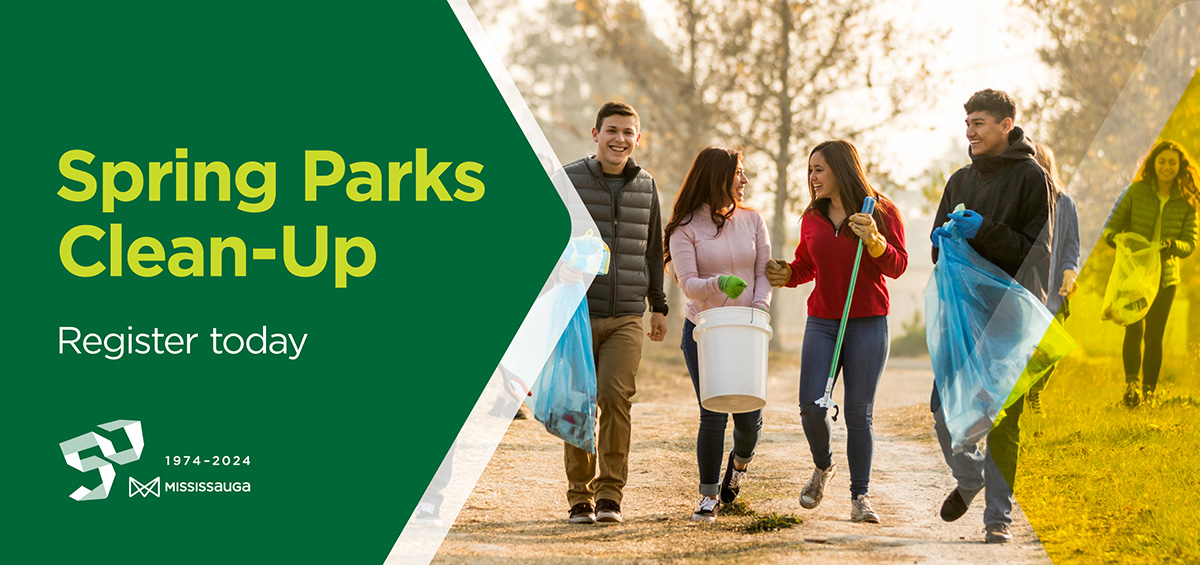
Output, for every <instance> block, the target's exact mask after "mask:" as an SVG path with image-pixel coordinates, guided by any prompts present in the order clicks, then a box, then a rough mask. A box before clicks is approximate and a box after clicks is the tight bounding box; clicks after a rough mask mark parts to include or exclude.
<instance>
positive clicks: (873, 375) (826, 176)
mask: <svg viewBox="0 0 1200 565" xmlns="http://www.w3.org/2000/svg"><path fill="white" fill-rule="evenodd" d="M808 191H809V196H810V197H811V201H810V202H809V205H808V208H807V209H805V211H804V214H803V216H802V217H801V219H800V245H798V246H797V247H796V259H795V260H794V261H792V262H791V263H790V264H789V263H787V262H785V261H781V260H775V259H773V260H771V263H770V264H769V265H768V267H767V277H768V279H769V280H770V282H771V284H773V285H775V286H788V287H795V286H797V285H800V284H802V283H806V282H809V281H814V280H815V281H816V282H815V284H814V287H813V292H812V294H811V295H810V296H809V299H808V322H807V325H806V326H805V329H804V345H803V349H802V352H801V365H800V420H801V423H802V424H803V426H804V435H805V437H806V438H807V439H808V447H809V450H810V451H811V452H812V459H813V463H814V464H815V465H816V469H815V470H814V471H813V474H812V478H810V479H809V481H808V484H807V485H805V487H804V490H803V491H802V492H801V494H800V505H801V506H803V507H805V508H816V507H817V505H818V504H820V503H821V499H822V498H823V497H824V492H825V486H826V484H828V482H829V479H830V478H831V477H832V476H833V474H834V470H835V469H834V464H833V452H832V450H831V448H830V435H831V432H832V423H831V422H830V420H829V415H828V409H826V408H824V407H821V406H818V405H817V404H816V401H817V400H820V399H821V397H823V396H824V393H825V383H826V381H827V380H828V379H829V374H830V364H831V363H833V362H834V358H833V355H834V349H835V345H836V341H837V338H838V328H839V326H840V325H841V318H842V310H843V306H844V305H845V303H846V301H847V300H850V298H851V297H848V296H847V292H848V291H849V289H850V278H851V274H852V273H853V271H854V257H855V253H856V252H857V249H858V245H859V242H860V241H861V242H862V243H863V246H864V247H865V248H866V253H864V254H863V257H862V263H861V265H860V267H859V272H858V278H857V280H856V281H855V285H854V294H853V295H852V298H853V300H852V301H851V304H850V312H849V320H848V321H847V322H846V331H845V336H844V339H843V342H842V350H841V355H840V357H839V358H838V359H837V360H836V361H837V364H838V367H840V369H841V372H842V374H843V379H842V381H843V383H844V386H845V400H844V401H843V404H845V417H846V431H847V437H846V459H847V460H848V462H849V464H850V498H851V510H850V519H851V520H852V521H855V522H873V523H874V522H879V515H878V514H877V513H876V512H875V510H873V509H872V508H871V503H870V500H869V498H868V494H867V492H868V487H869V485H870V481H871V457H872V452H873V450H874V443H875V437H874V432H873V431H872V409H873V407H874V404H875V390H876V388H877V387H878V385H879V378H880V376H882V375H883V366H884V364H885V363H886V362H887V357H888V350H889V347H890V342H889V339H888V323H887V314H888V312H889V311H890V308H891V305H890V300H889V297H888V289H887V282H886V281H885V279H884V278H885V277H890V278H893V279H894V278H897V277H899V276H900V275H902V274H904V270H905V269H906V268H907V267H908V251H906V250H905V247H904V222H903V220H902V219H901V217H900V210H899V209H898V208H897V207H896V205H895V204H893V203H892V201H890V200H888V199H887V198H886V197H884V196H883V195H882V194H880V193H879V192H878V191H877V190H875V188H874V187H872V186H871V183H870V182H869V181H868V180H867V175H866V172H865V171H864V170H863V167H862V162H861V160H860V159H859V156H858V150H857V149H855V148H854V146H853V145H851V144H850V142H848V141H844V140H840V139H839V140H834V141H826V142H824V143H821V144H820V145H817V146H816V147H815V148H813V150H812V153H810V154H809V157H808ZM868 196H869V197H872V198H875V199H876V200H877V203H876V205H875V211H874V212H873V213H872V214H864V213H862V212H856V211H857V210H862V207H863V201H864V200H865V199H866V198H867V197H868Z"/></svg>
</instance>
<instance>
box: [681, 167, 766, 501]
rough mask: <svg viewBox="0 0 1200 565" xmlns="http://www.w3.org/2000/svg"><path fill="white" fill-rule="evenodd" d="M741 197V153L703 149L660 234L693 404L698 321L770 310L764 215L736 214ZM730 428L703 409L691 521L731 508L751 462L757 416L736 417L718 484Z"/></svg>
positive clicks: (721, 416) (743, 211)
mask: <svg viewBox="0 0 1200 565" xmlns="http://www.w3.org/2000/svg"><path fill="white" fill-rule="evenodd" d="M745 189H746V175H745V172H744V171H743V169H742V154H741V153H740V152H737V151H732V150H729V149H723V148H720V147H709V148H707V149H704V150H703V151H701V152H700V154H699V155H697V156H696V160H695V161H694V162H693V163H692V167H691V169H690V170H688V173H687V178H685V179H684V181H683V186H682V187H681V188H680V189H679V196H677V197H676V199H675V209H674V211H673V212H672V213H671V221H670V222H669V223H668V224H667V227H666V229H665V236H664V238H663V239H664V241H665V242H666V252H665V254H666V262H667V264H670V263H671V262H672V261H674V264H675V280H676V283H677V284H678V285H679V287H680V288H681V289H683V294H684V295H685V296H686V297H687V299H688V302H687V309H686V312H687V313H686V317H687V319H686V320H685V321H684V324H683V340H682V342H681V343H680V348H681V349H683V359H684V361H685V362H686V364H687V368H688V373H690V374H691V377H692V386H693V387H694V388H695V390H696V400H697V402H699V400H700V371H699V367H698V357H697V351H696V340H695V338H694V337H693V332H694V330H695V329H696V315H697V314H699V313H700V312H703V311H705V310H707V309H709V308H717V307H721V306H750V307H754V308H761V309H762V310H767V309H769V308H770V304H771V285H770V284H769V283H768V282H767V275H766V267H767V261H768V260H769V259H770V257H771V240H770V237H769V236H768V233H767V223H766V221H765V220H763V217H762V215H761V214H759V213H758V212H756V211H754V210H748V209H746V208H742V207H741V206H740V203H741V200H742V197H743V196H744V194H745ZM728 420H729V415H728V414H724V413H720V412H712V411H710V410H706V409H705V408H704V407H703V406H701V407H700V429H699V431H698V432H697V434H696V464H697V466H698V467H699V470H700V501H699V503H698V504H697V507H696V511H695V512H694V513H693V514H692V520H695V521H700V522H712V521H713V520H715V519H716V515H717V507H718V503H722V502H723V503H730V502H733V500H734V498H736V497H737V494H738V490H739V489H740V487H741V483H742V481H743V480H744V479H745V476H746V469H747V466H748V465H749V464H750V460H751V459H753V458H754V448H755V446H756V445H757V444H758V434H759V431H760V430H761V429H762V410H755V411H754V412H747V413H744V414H734V415H733V450H732V451H730V452H729V456H728V462H727V463H726V468H725V475H724V477H723V478H722V477H721V462H722V460H725V459H726V457H725V426H726V423H727V422H728ZM718 481H720V482H718Z"/></svg>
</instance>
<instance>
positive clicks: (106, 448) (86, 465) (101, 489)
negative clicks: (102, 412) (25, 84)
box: [58, 420, 157, 501]
mask: <svg viewBox="0 0 1200 565" xmlns="http://www.w3.org/2000/svg"><path fill="white" fill-rule="evenodd" d="M98 427H99V428H100V429H102V430H104V431H106V432H119V431H124V432H125V436H126V437H127V438H129V449H126V450H123V451H117V450H116V448H115V447H113V444H112V441H110V440H109V439H108V438H106V437H104V436H102V435H100V434H98V433H96V432H88V433H86V434H83V435H81V436H79V437H76V438H73V439H69V440H67V441H64V442H62V443H60V444H58V447H59V448H61V449H62V454H63V457H64V458H66V460H67V465H70V466H72V467H74V468H76V469H78V470H79V471H80V472H82V473H87V472H90V471H100V484H99V485H97V486H95V487H92V488H88V487H85V486H81V487H79V488H77V489H75V492H73V493H71V498H73V499H75V500H77V501H84V500H104V499H105V498H108V493H109V491H110V490H111V489H112V485H113V482H114V481H115V480H116V478H117V472H116V470H114V469H113V464H114V463H116V464H117V465H124V464H126V463H132V462H134V461H137V460H138V459H139V458H141V456H142V448H144V447H145V446H146V442H145V440H144V439H143V438H142V423H141V422H140V421H138V420H114V421H112V422H109V423H107V424H100V425H99V426H98ZM93 447H99V448H100V453H101V454H103V457H98V456H94V455H93V456H91V457H84V458H82V459H80V457H79V453H80V452H81V451H84V450H86V449H91V448H93ZM153 482H155V483H156V482H157V481H153ZM139 484H140V483H139ZM129 486H130V490H131V491H132V490H133V488H134V485H133V481H130V484H129ZM130 496H132V493H131V494H130ZM143 496H145V495H143Z"/></svg>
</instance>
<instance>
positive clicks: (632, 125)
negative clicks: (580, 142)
mask: <svg viewBox="0 0 1200 565" xmlns="http://www.w3.org/2000/svg"><path fill="white" fill-rule="evenodd" d="M641 139H642V135H641V134H640V133H638V128H637V118H635V117H633V116H621V115H612V116H608V117H607V118H604V123H602V124H600V129H599V130H597V129H595V128H592V141H595V142H596V160H597V161H600V165H601V166H602V168H603V169H604V172H606V173H608V174H610V175H615V174H620V173H621V172H622V171H624V170H625V161H626V160H628V159H629V156H630V155H632V154H633V150H634V149H636V148H637V146H638V142H639V141H641Z"/></svg>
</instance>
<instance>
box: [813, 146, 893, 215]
mask: <svg viewBox="0 0 1200 565" xmlns="http://www.w3.org/2000/svg"><path fill="white" fill-rule="evenodd" d="M815 153H820V154H821V156H822V157H824V158H825V163H826V164H828V165H829V169H830V170H831V171H833V177H834V178H835V179H837V184H838V193H837V197H836V198H837V199H838V200H840V201H841V204H842V210H845V211H846V215H847V216H850V215H851V214H855V213H857V212H858V211H859V210H862V206H863V201H864V200H866V198H867V197H868V196H870V197H872V198H874V199H875V201H876V203H875V212H874V213H873V214H871V216H872V217H874V218H875V224H876V225H878V227H879V232H880V233H882V234H884V235H885V236H886V235H893V234H890V233H888V232H887V226H886V224H884V223H883V217H884V214H887V215H889V216H893V217H895V218H896V219H898V220H900V221H903V219H902V218H901V217H900V212H899V210H898V209H897V208H896V205H895V204H894V203H892V201H891V200H888V198H887V197H886V196H884V195H883V193H881V192H879V191H878V190H875V187H873V186H871V181H868V180H867V173H866V172H865V171H864V170H863V166H862V160H861V159H859V157H858V150H857V149H855V148H854V145H853V144H852V143H850V142H849V141H846V140H844V139H833V140H830V141H824V142H821V143H820V144H818V145H817V146H816V147H813V150H812V151H811V152H810V153H809V154H808V158H809V159H812V156H813V154H815ZM808 196H809V203H808V208H805V209H804V213H805V214H808V213H809V212H812V211H817V212H820V213H822V214H824V215H826V216H828V215H829V199H828V198H821V199H817V197H816V191H815V190H813V187H812V182H811V181H810V182H809V184H808Z"/></svg>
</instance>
